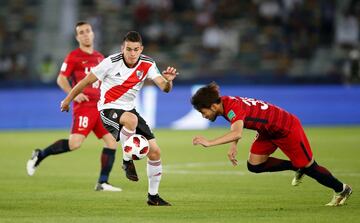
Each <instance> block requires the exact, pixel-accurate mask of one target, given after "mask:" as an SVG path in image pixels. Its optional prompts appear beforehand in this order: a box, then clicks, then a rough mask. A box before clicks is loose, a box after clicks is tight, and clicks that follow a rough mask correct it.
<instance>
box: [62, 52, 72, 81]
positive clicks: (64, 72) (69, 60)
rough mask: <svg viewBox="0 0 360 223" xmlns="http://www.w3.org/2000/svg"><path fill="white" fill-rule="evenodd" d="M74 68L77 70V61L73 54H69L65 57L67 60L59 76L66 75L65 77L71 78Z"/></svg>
mask: <svg viewBox="0 0 360 223" xmlns="http://www.w3.org/2000/svg"><path fill="white" fill-rule="evenodd" d="M74 68H75V60H74V58H73V57H72V56H71V54H68V55H67V56H66V57H65V60H64V62H63V63H62V65H61V68H60V73H59V75H64V76H65V77H70V76H71V74H72V73H73V71H74Z"/></svg>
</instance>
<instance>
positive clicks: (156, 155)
mask: <svg viewBox="0 0 360 223" xmlns="http://www.w3.org/2000/svg"><path fill="white" fill-rule="evenodd" d="M160 156H161V152H160V148H159V147H158V146H153V147H150V151H149V153H148V155H147V157H148V158H149V159H150V160H159V159H160Z"/></svg>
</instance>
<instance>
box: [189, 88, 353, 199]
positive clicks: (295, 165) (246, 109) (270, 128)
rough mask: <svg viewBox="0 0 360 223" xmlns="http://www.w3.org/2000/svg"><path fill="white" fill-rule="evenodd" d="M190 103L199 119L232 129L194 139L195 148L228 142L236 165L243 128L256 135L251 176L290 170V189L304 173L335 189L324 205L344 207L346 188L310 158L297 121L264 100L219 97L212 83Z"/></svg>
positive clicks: (250, 161)
mask: <svg viewBox="0 0 360 223" xmlns="http://www.w3.org/2000/svg"><path fill="white" fill-rule="evenodd" d="M191 103H192V105H193V106H194V108H195V109H196V110H198V111H199V112H200V113H201V114H202V116H203V117H204V118H206V119H209V120H210V121H215V119H216V118H217V117H218V116H223V117H224V118H225V119H226V120H227V121H228V122H230V123H231V130H230V131H229V132H227V133H225V134H224V135H223V136H220V137H218V138H215V139H211V140H209V139H206V138H204V137H203V136H196V137H194V138H193V144H194V145H202V146H204V147H210V146H216V145H220V144H226V143H230V150H229V152H228V158H229V160H230V161H231V162H232V164H233V165H234V166H235V165H237V160H236V155H237V151H238V150H237V143H238V141H239V140H240V139H241V137H242V131H243V128H247V129H253V130H256V131H257V132H258V134H257V137H256V139H255V141H254V143H253V144H252V146H251V149H250V155H249V159H248V162H247V167H248V170H249V171H251V172H254V173H262V172H276V171H283V170H293V171H296V172H295V177H294V179H293V181H292V185H293V186H297V185H299V183H300V182H301V180H302V178H303V176H304V174H305V175H308V176H309V177H311V178H314V179H315V180H317V181H318V182H319V183H320V184H322V185H324V186H326V187H329V188H331V189H333V190H334V196H333V199H332V200H331V201H330V202H329V203H328V204H326V205H327V206H338V205H343V204H344V203H345V201H346V199H347V198H348V197H349V196H350V195H351V193H352V189H351V187H350V186H349V185H347V184H344V183H342V182H340V181H339V180H338V179H336V178H335V177H334V176H333V175H332V174H331V173H330V171H328V170H327V169H326V168H324V167H322V166H320V165H318V164H317V163H316V162H315V160H314V157H313V154H312V151H311V147H310V144H309V142H308V139H307V137H306V135H305V132H304V130H303V128H302V125H301V123H300V121H299V119H298V118H297V117H296V116H295V115H293V114H291V113H289V112H287V111H285V110H283V109H281V108H279V107H277V106H275V105H272V104H269V103H266V102H264V101H260V100H256V99H252V98H245V97H238V96H236V97H233V96H220V90H219V86H218V85H217V84H216V83H215V82H213V83H211V84H209V85H207V86H205V87H202V88H200V89H199V90H198V91H197V92H196V93H195V95H194V96H193V97H192V98H191ZM277 148H280V150H281V151H282V152H283V153H284V154H285V155H286V156H287V157H288V158H289V159H290V161H288V160H282V159H278V158H275V157H271V156H270V155H271V154H272V153H273V152H275V150H276V149H277Z"/></svg>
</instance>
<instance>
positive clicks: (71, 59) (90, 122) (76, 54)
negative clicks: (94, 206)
mask: <svg viewBox="0 0 360 223" xmlns="http://www.w3.org/2000/svg"><path fill="white" fill-rule="evenodd" d="M75 32H76V40H77V41H78V43H79V48H77V49H75V50H73V51H72V52H70V53H69V54H68V55H67V57H66V58H65V60H64V63H63V65H62V67H61V70H60V73H59V76H58V78H57V83H58V85H59V86H60V88H61V89H62V90H64V91H65V92H66V93H69V92H70V91H71V89H72V86H75V85H76V84H77V83H78V82H80V81H81V80H82V79H84V78H85V77H86V75H87V73H88V72H89V71H90V68H91V67H94V66H96V65H98V64H99V63H100V62H101V61H102V60H103V59H104V56H103V55H102V54H101V53H99V52H98V51H96V50H94V47H93V45H94V33H93V31H92V27H91V25H90V24H89V23H87V22H79V23H77V24H76V26H75ZM69 81H71V85H72V86H71V85H70V83H69ZM99 87H100V83H99V82H95V83H93V84H92V85H89V86H87V87H85V88H84V90H83V91H82V92H81V93H80V94H79V95H78V96H77V97H76V98H75V99H74V109H73V123H72V129H71V134H70V136H69V139H60V140H58V141H56V142H55V143H53V144H51V145H50V146H48V147H47V148H45V149H43V150H40V149H36V150H35V151H33V155H32V157H31V159H30V160H29V161H28V162H27V172H28V174H29V175H30V176H32V175H33V174H34V173H35V170H36V168H37V167H38V166H39V164H40V162H41V161H43V160H44V159H45V158H46V157H47V156H49V155H55V154H60V153H66V152H70V151H73V150H76V149H78V148H80V147H81V145H82V143H83V142H84V140H85V138H86V137H87V135H88V134H89V133H90V132H91V131H93V132H94V133H95V135H96V136H97V138H99V139H102V140H103V141H104V143H105V146H104V148H103V150H102V155H101V172H100V177H99V180H98V183H97V184H96V186H95V190H97V191H121V189H120V188H117V187H114V186H112V185H110V184H109V183H108V178H109V174H110V171H111V169H112V166H113V162H114V159H115V151H116V147H117V142H116V140H115V139H114V137H113V136H112V135H111V134H110V133H109V132H108V131H107V130H106V129H105V127H104V126H103V124H102V121H101V118H100V114H99V111H98V110H97V102H98V100H99V98H100V89H99Z"/></svg>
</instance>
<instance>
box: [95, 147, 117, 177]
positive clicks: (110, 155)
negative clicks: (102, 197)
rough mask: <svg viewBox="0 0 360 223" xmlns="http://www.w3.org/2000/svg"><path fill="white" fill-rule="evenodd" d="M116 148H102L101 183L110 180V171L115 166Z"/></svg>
mask: <svg viewBox="0 0 360 223" xmlns="http://www.w3.org/2000/svg"><path fill="white" fill-rule="evenodd" d="M115 152H116V150H114V149H109V148H105V147H104V149H103V150H102V154H101V171H100V177H99V181H98V182H99V183H104V182H108V179H109V174H110V171H111V169H112V167H113V164H114V160H115Z"/></svg>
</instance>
